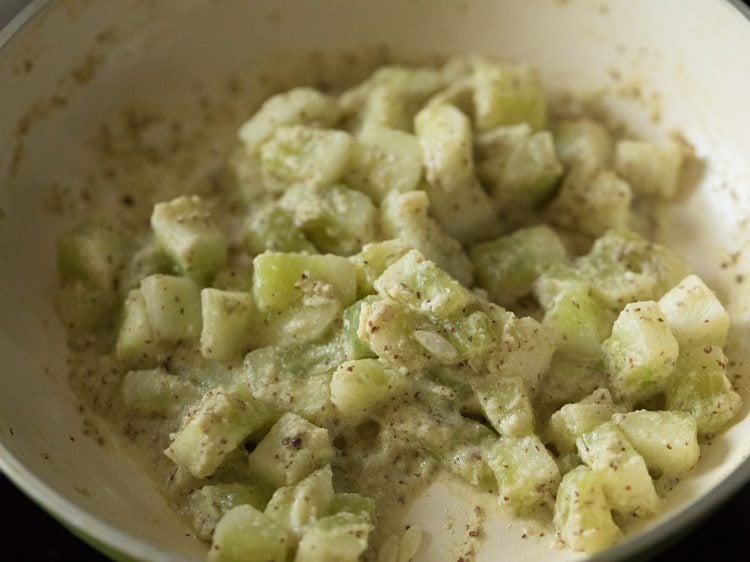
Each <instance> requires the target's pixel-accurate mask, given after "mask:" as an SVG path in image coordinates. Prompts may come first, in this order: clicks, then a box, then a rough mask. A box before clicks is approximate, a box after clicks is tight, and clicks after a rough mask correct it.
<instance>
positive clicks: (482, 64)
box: [472, 59, 547, 131]
mask: <svg viewBox="0 0 750 562" xmlns="http://www.w3.org/2000/svg"><path fill="white" fill-rule="evenodd" d="M472 79H473V82H474V107H475V112H476V114H475V116H474V120H475V123H476V127H477V129H479V130H480V131H484V130H487V129H491V128H492V127H498V126H501V125H515V124H517V123H528V124H529V125H531V126H532V127H533V128H534V129H542V128H544V126H545V125H546V122H547V102H546V99H545V97H544V91H543V90H542V84H541V81H540V79H539V75H538V74H537V72H536V71H535V70H534V69H533V68H531V67H529V66H522V65H518V66H513V65H509V64H500V63H495V62H492V61H489V60H486V59H479V60H476V61H475V62H474V72H473V77H472Z"/></svg>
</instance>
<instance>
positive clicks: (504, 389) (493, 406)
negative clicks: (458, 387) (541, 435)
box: [472, 375, 534, 437]
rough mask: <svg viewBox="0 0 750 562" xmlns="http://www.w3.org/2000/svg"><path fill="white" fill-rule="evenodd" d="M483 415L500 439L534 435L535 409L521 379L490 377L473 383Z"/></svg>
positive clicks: (478, 379)
mask: <svg viewBox="0 0 750 562" xmlns="http://www.w3.org/2000/svg"><path fill="white" fill-rule="evenodd" d="M472 388H473V389H474V392H475V393H476V396H477V399H478V400H479V404H480V405H481V407H482V412H483V413H484V417H485V418H487V421H488V422H490V425H491V426H492V427H494V428H495V431H497V432H498V433H499V434H500V436H501V437H504V436H508V437H523V436H525V435H532V434H533V433H534V409H533V406H532V403H531V397H530V396H529V392H528V390H527V389H526V384H525V383H524V381H523V379H521V377H507V378H506V377H493V376H491V375H487V376H485V377H482V378H477V380H474V381H472Z"/></svg>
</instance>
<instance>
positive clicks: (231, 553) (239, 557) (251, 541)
mask: <svg viewBox="0 0 750 562" xmlns="http://www.w3.org/2000/svg"><path fill="white" fill-rule="evenodd" d="M290 546H291V543H290V539H289V535H288V533H287V532H286V531H285V530H284V529H282V528H281V527H279V526H278V525H277V524H276V523H274V522H273V521H271V520H270V519H269V518H268V517H267V516H265V515H264V514H263V513H262V512H261V511H258V510H257V509H256V508H254V507H253V506H251V505H248V504H245V505H239V506H237V507H234V508H232V509H231V510H229V511H228V512H227V513H226V514H225V515H224V517H222V518H221V520H220V521H219V522H218V523H217V525H216V531H214V535H213V543H212V544H211V550H209V552H208V560H209V562H247V561H248V560H263V562H286V559H287V553H288V552H289V549H290Z"/></svg>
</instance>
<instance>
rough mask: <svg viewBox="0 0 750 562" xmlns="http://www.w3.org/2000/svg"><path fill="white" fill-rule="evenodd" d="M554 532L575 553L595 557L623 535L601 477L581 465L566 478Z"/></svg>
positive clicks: (560, 492) (559, 495)
mask: <svg viewBox="0 0 750 562" xmlns="http://www.w3.org/2000/svg"><path fill="white" fill-rule="evenodd" d="M554 524H555V529H556V530H557V532H558V533H559V535H560V538H561V539H562V540H563V541H565V544H566V545H567V546H568V547H569V548H570V549H571V550H574V551H578V552H586V553H587V554H593V553H595V552H599V551H600V550H604V549H605V548H607V547H609V546H611V545H613V544H614V543H615V542H617V541H618V540H619V539H620V537H621V536H622V532H621V531H620V528H619V527H618V526H617V525H616V524H615V522H614V521H613V520H612V513H611V512H610V508H609V503H608V502H607V497H606V494H605V491H604V486H602V483H601V481H600V478H599V475H598V474H597V473H596V472H594V471H592V470H591V469H589V468H588V467H585V466H579V467H576V468H574V469H573V470H571V471H570V472H568V473H567V474H566V475H565V476H563V479H562V482H561V483H560V488H559V489H558V490H557V500H556V501H555V516H554Z"/></svg>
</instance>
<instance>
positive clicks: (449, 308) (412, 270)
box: [373, 250, 475, 320]
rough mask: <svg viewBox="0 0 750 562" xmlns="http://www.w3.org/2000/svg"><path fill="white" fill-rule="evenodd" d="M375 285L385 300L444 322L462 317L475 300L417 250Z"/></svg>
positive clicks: (387, 270) (382, 276) (393, 266)
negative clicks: (387, 299) (397, 302)
mask: <svg viewBox="0 0 750 562" xmlns="http://www.w3.org/2000/svg"><path fill="white" fill-rule="evenodd" d="M373 286H374V288H375V290H376V291H377V292H378V293H379V294H380V295H381V296H382V297H384V298H388V297H390V298H392V299H393V300H396V301H399V302H402V303H404V304H406V305H407V306H409V307H410V308H412V309H413V310H415V311H418V312H422V313H423V314H427V315H430V316H434V317H437V318H440V319H442V320H447V319H448V318H451V317H453V316H456V315H459V314H462V313H463V312H464V311H466V310H467V309H468V308H469V307H470V306H471V305H472V304H473V303H474V301H475V298H474V296H473V295H472V294H471V293H470V292H469V290H468V289H466V288H465V287H464V286H463V285H461V283H459V282H458V281H456V280H455V279H453V278H452V277H451V276H450V275H449V274H448V273H446V272H445V271H443V270H442V269H440V268H439V267H438V266H437V265H436V264H435V263H434V262H432V261H430V260H428V259H426V258H425V257H424V256H423V255H422V254H420V253H419V251H417V250H411V251H409V252H408V253H407V254H406V255H404V256H403V257H401V258H400V259H399V260H397V261H396V262H394V263H392V264H391V265H390V266H389V267H388V269H386V270H385V271H384V272H383V274H382V275H381V276H380V277H379V278H378V279H377V280H376V281H375V283H374V284H373Z"/></svg>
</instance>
